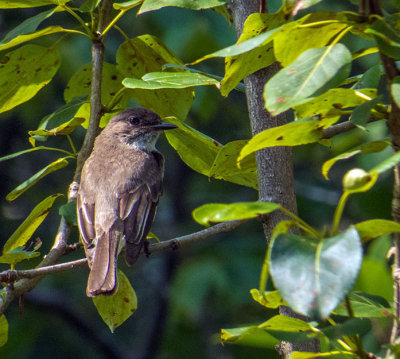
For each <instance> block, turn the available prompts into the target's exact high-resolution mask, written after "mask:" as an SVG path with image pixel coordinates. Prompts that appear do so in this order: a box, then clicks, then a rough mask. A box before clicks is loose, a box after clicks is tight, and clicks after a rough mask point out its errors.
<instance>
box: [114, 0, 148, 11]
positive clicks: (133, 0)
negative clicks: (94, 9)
mask: <svg viewBox="0 0 400 359" xmlns="http://www.w3.org/2000/svg"><path fill="white" fill-rule="evenodd" d="M142 2H143V0H130V1H124V2H119V3H114V4H113V7H114V9H116V10H130V9H133V8H134V7H135V6H138V5H140V4H141V3H142Z"/></svg>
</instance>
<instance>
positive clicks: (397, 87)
mask: <svg viewBox="0 0 400 359" xmlns="http://www.w3.org/2000/svg"><path fill="white" fill-rule="evenodd" d="M390 91H391V93H392V97H393V100H394V101H395V102H396V103H397V106H399V107H400V76H396V77H395V78H394V79H393V82H392V85H391V87H390Z"/></svg>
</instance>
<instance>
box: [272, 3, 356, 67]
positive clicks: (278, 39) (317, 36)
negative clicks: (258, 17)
mask: <svg viewBox="0 0 400 359" xmlns="http://www.w3.org/2000/svg"><path fill="white" fill-rule="evenodd" d="M337 17H338V14H334V13H331V12H327V11H320V12H315V13H313V14H309V15H306V16H304V17H302V18H301V19H299V20H297V21H294V22H290V23H288V24H286V25H284V26H283V27H282V29H281V30H280V31H279V32H278V33H276V34H275V36H274V54H275V57H276V59H277V60H278V61H279V62H280V63H281V65H282V66H283V67H286V66H288V65H290V64H291V63H292V62H293V61H294V60H296V59H297V57H299V55H300V54H302V53H303V52H305V51H307V50H309V49H312V48H319V47H322V46H325V45H327V44H328V43H329V41H330V40H331V39H332V37H334V36H335V35H337V34H338V33H339V32H341V31H342V30H343V29H345V28H346V27H348V26H349V25H348V24H347V23H345V22H338V20H337V19H336V18H337ZM330 20H332V21H330Z"/></svg>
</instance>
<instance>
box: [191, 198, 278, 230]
mask: <svg viewBox="0 0 400 359" xmlns="http://www.w3.org/2000/svg"><path fill="white" fill-rule="evenodd" d="M279 208H280V205H279V204H276V203H272V202H237V203H229V204H225V203H209V204H204V205H202V206H200V207H198V208H196V209H195V210H194V211H193V213H192V216H193V218H194V220H195V221H196V222H198V223H200V224H202V225H204V226H207V225H209V224H210V223H212V222H227V221H234V220H242V219H243V220H244V219H251V218H257V217H258V216H259V215H262V214H268V213H271V212H273V211H275V210H277V209H279Z"/></svg>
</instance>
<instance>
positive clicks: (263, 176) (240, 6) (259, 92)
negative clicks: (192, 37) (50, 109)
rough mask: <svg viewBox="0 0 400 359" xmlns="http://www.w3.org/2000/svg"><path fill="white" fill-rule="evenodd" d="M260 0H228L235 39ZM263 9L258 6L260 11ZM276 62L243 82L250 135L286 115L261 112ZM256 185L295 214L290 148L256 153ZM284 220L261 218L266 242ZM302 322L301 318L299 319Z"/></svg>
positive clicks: (284, 349)
mask: <svg viewBox="0 0 400 359" xmlns="http://www.w3.org/2000/svg"><path fill="white" fill-rule="evenodd" d="M263 1H264V0H232V1H231V2H230V3H229V5H228V9H229V11H230V12H231V14H232V16H233V19H234V24H235V28H236V33H237V35H238V37H239V36H240V34H241V33H242V31H243V24H244V22H245V20H246V18H247V17H248V16H249V15H250V14H252V13H255V12H259V11H260V9H261V8H260V3H261V2H263ZM263 8H264V7H262V9H263ZM278 71H279V66H278V64H277V63H275V64H273V65H271V66H269V67H267V68H265V69H261V70H259V71H257V72H255V73H253V74H251V75H249V76H248V77H246V78H245V79H244V84H245V89H246V97H247V106H248V111H249V119H250V125H251V129H252V133H253V136H254V135H256V134H257V133H259V132H261V131H264V130H266V129H269V128H272V127H276V126H281V125H284V124H286V123H287V117H286V114H285V113H284V114H281V115H278V116H275V117H273V116H271V114H270V113H269V112H268V111H267V110H266V109H265V105H264V98H263V90H264V85H265V83H266V82H267V81H268V80H269V79H270V78H271V77H272V76H273V75H274V74H276V73H277V72H278ZM256 159H257V171H258V186H259V199H260V201H270V202H275V203H279V204H280V205H282V206H283V207H285V208H287V209H288V210H290V211H291V212H293V213H297V205H296V196H295V186H294V177H293V163H292V149H291V147H273V148H265V149H263V150H260V151H258V152H257V153H256ZM283 219H287V218H286V217H285V215H284V214H283V213H282V212H281V211H275V212H273V213H271V214H269V215H268V216H266V217H264V219H263V227H264V233H265V236H266V239H267V241H269V239H270V238H271V234H272V231H273V229H274V227H275V225H276V224H277V223H279V222H280V221H282V220H283ZM280 312H281V314H282V315H286V316H290V317H296V318H299V316H298V315H297V314H296V313H294V312H293V311H292V310H291V309H290V308H288V307H281V309H280ZM300 318H301V319H303V320H304V319H305V318H304V317H300ZM294 350H297V351H312V352H317V351H319V346H318V342H317V341H309V342H304V343H301V344H292V343H287V342H283V343H281V345H280V346H279V348H278V352H279V353H280V354H281V355H282V356H283V357H285V358H288V357H289V356H290V355H291V353H292V351H294Z"/></svg>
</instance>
